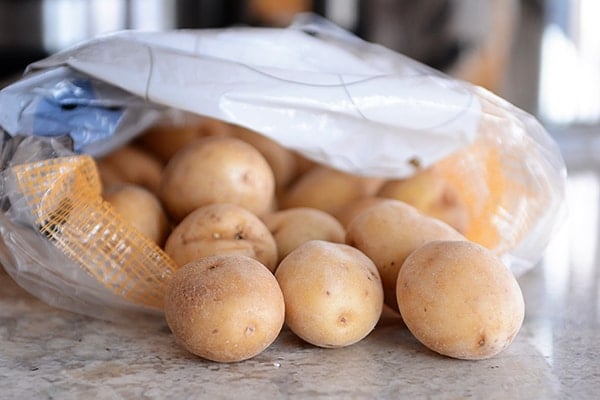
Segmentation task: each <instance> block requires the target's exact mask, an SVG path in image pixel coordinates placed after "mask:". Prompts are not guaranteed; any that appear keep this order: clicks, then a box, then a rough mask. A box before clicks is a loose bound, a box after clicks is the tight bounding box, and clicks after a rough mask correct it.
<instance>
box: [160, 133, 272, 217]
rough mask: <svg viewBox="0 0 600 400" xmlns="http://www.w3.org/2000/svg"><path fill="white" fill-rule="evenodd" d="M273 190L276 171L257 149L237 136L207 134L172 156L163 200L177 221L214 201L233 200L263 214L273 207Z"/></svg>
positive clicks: (161, 185) (162, 189) (163, 186)
mask: <svg viewBox="0 0 600 400" xmlns="http://www.w3.org/2000/svg"><path fill="white" fill-rule="evenodd" d="M274 189H275V180H274V177H273V171H272V170H271V167H270V166H269V164H268V163H267V161H266V160H265V158H264V157H263V156H262V155H261V154H260V153H259V152H258V150H256V149H255V148H254V147H252V146H251V145H249V144H248V143H245V142H243V141H242V140H240V139H236V138H233V137H206V138H202V139H197V140H196V141H194V142H193V143H191V144H189V145H188V146H186V147H185V148H184V149H182V150H181V151H179V152H177V154H175V155H174V156H173V157H172V158H171V160H170V161H169V163H168V164H167V166H166V167H165V170H164V173H163V177H162V180H161V184H160V198H161V200H162V201H163V204H164V205H165V208H166V209H167V212H168V213H169V215H170V216H171V217H172V218H173V219H174V220H176V221H180V220H182V219H183V218H184V217H185V216H186V215H187V214H189V213H190V212H192V211H193V210H195V209H196V208H198V207H201V206H204V205H208V204H212V203H234V204H237V205H240V206H242V207H244V208H247V209H248V210H250V211H251V212H252V213H254V214H257V215H262V214H265V213H266V212H267V211H269V210H270V207H271V204H272V200H273V197H274V193H275V190H274Z"/></svg>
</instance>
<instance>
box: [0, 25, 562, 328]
mask: <svg viewBox="0 0 600 400" xmlns="http://www.w3.org/2000/svg"><path fill="white" fill-rule="evenodd" d="M171 110H181V111H183V112H189V113H193V114H198V115H205V116H210V117H214V118H217V119H221V120H223V121H226V122H229V123H233V124H237V125H241V126H244V127H247V128H250V129H252V130H255V131H257V132H260V133H261V134H263V135H265V136H267V137H269V138H271V139H273V140H275V141H277V142H278V143H280V144H282V145H283V146H285V147H287V148H290V149H293V150H295V151H298V152H299V153H301V154H303V155H304V156H306V157H308V158H310V159H312V160H314V161H317V162H319V163H322V164H326V165H329V166H331V167H334V168H337V169H341V170H343V171H346V172H350V173H355V174H360V175H368V176H378V177H382V178H401V177H407V176H410V175H411V174H413V173H414V172H415V170H416V168H425V167H428V166H430V165H433V164H436V165H439V166H440V170H442V171H443V174H444V176H445V177H446V178H447V179H448V181H449V182H451V183H452V184H453V185H454V186H455V188H456V189H457V191H458V192H459V193H460V196H461V200H462V201H464V202H465V204H467V206H468V210H469V220H470V225H469V227H468V229H467V231H466V233H465V234H466V236H467V237H468V238H469V239H472V240H474V241H478V242H480V243H482V244H484V245H486V246H487V247H489V248H490V249H492V250H493V251H495V252H496V253H497V254H499V255H501V256H502V257H503V258H504V259H505V261H506V263H507V265H509V266H510V268H511V269H512V270H513V272H514V273H515V274H517V275H518V274H521V273H523V272H524V271H526V270H527V269H529V268H531V267H532V266H533V265H535V263H536V262H537V261H538V260H539V259H540V258H541V255H542V252H543V250H544V248H545V247H546V245H547V244H548V242H549V240H550V238H551V237H552V235H553V232H554V231H555V229H556V227H557V225H558V224H559V223H560V221H561V218H562V209H563V198H564V185H565V178H566V171H565V166H564V162H563V160H562V157H561V155H560V152H559V150H558V147H557V146H556V144H555V143H554V141H553V140H552V138H551V137H550V136H549V135H548V134H547V132H546V131H545V130H544V129H543V127H542V126H541V125H540V124H539V123H538V122H537V121H536V120H535V118H533V117H532V116H530V115H528V114H527V113H525V112H523V111H521V110H519V109H517V108H515V107H514V106H512V105H510V104H508V103H507V102H505V101H503V100H502V99H499V98H498V97H497V96H495V95H493V94H491V93H490V92H487V91H485V90H483V89H481V88H478V87H474V86H472V85H469V84H467V83H465V82H461V81H457V80H454V79H452V78H450V77H448V76H445V75H443V74H441V73H439V72H437V71H434V70H432V69H430V68H428V67H426V66H424V65H421V64H419V63H417V62H415V61H413V60H411V59H409V58H407V57H404V56H402V55H400V54H398V53H395V52H392V51H390V50H388V49H385V48H383V47H381V46H378V45H374V44H371V43H367V42H364V41H362V40H360V39H358V38H356V37H354V36H352V35H351V34H349V33H347V32H345V31H343V30H341V29H340V28H338V27H336V26H334V25H332V24H330V23H329V22H327V21H325V20H322V19H319V18H315V17H314V16H309V17H308V18H307V17H306V16H302V17H301V18H300V19H299V20H298V21H297V22H296V23H294V24H292V25H291V26H290V27H288V28H286V29H267V28H233V29H222V30H201V31H174V32H165V33H147V32H146V33H144V32H132V31H126V32H120V33H116V34H112V35H109V36H105V37H101V38H98V39H95V40H92V41H90V42H87V43H83V44H82V45H80V46H77V47H75V48H72V49H69V50H67V51H65V52H62V53H58V54H56V55H53V56H51V57H49V58H47V59H45V60H41V61H39V62H37V63H34V64H33V65H31V66H30V68H29V69H28V73H27V74H26V75H25V76H24V77H23V78H22V79H21V80H20V81H18V82H16V83H15V84H13V85H11V86H9V87H7V88H5V89H4V90H2V91H0V126H1V127H2V129H3V130H4V131H5V135H4V138H3V143H2V145H3V146H2V172H1V183H2V187H1V191H0V201H1V202H2V213H0V239H1V240H0V260H1V262H2V264H3V265H4V267H5V269H6V270H7V271H8V272H9V273H10V274H11V276H13V277H14V278H15V280H16V281H17V282H18V283H19V284H21V285H22V286H23V287H25V288H26V289H27V290H29V291H30V292H32V293H33V294H34V295H36V296H38V297H40V298H42V299H43V300H44V301H46V302H48V303H50V304H53V305H56V306H59V307H62V308H66V309H69V310H73V311H76V312H80V313H84V314H88V315H93V316H96V317H101V318H117V317H118V316H119V315H122V314H123V313H127V312H130V311H134V312H137V311H150V312H154V313H158V314H160V312H161V302H162V297H161V295H162V293H163V291H164V286H165V284H166V282H167V281H168V279H169V276H170V274H171V273H172V272H173V271H174V270H175V266H174V264H173V262H172V260H170V259H169V257H168V256H167V255H166V254H165V253H164V252H163V251H162V250H161V249H160V248H158V247H157V246H156V245H154V244H153V243H150V242H149V241H148V240H147V239H146V238H144V237H140V236H139V234H137V233H136V232H135V231H133V230H132V229H131V228H130V227H129V226H128V225H127V223H125V222H124V221H123V220H121V219H120V217H119V216H118V215H117V214H116V213H115V212H114V211H112V210H111V208H110V206H108V205H107V204H106V203H105V202H103V201H102V198H101V195H100V186H99V182H98V176H97V171H96V170H95V169H94V167H93V165H94V164H93V161H92V159H91V157H90V156H98V155H102V154H105V153H106V152H108V151H110V150H111V149H115V148H117V147H119V146H121V145H122V144H123V143H125V142H127V141H128V140H130V139H131V138H133V137H134V136H135V135H137V134H139V133H140V132H142V131H143V129H144V128H146V127H148V126H150V125H151V124H153V123H155V122H156V121H158V120H160V118H162V117H163V116H164V115H165V113H168V112H170V111H171Z"/></svg>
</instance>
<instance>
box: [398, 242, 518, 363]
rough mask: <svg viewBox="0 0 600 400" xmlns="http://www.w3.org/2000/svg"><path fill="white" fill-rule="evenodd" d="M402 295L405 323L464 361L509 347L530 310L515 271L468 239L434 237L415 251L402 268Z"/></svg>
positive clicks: (428, 341) (417, 334)
mask: <svg viewBox="0 0 600 400" xmlns="http://www.w3.org/2000/svg"><path fill="white" fill-rule="evenodd" d="M397 297H398V306H399V308H400V313H401V315H402V318H403V320H404V322H405V323H406V326H407V327H408V329H409V330H410V331H411V332H412V333H413V335H414V336H415V337H416V338H417V339H418V340H419V341H420V342H421V343H423V344H424V345H425V346H427V347H428V348H430V349H431V350H433V351H435V352H438V353H440V354H443V355H446V356H450V357H454V358H461V359H473V360H474V359H484V358H490V357H493V356H494V355H496V354H498V353H500V352H501V351H502V350H504V349H506V348H507V347H508V346H509V345H510V344H511V343H512V341H513V340H514V338H515V336H516V335H517V333H518V331H519V329H520V328H521V325H522V322H523V317H524V311H525V306H524V301H523V295H522V293H521V289H520V287H519V284H518V282H517V281H516V279H515V278H514V276H513V275H512V273H511V272H510V270H509V269H508V268H507V267H506V266H505V265H504V264H502V262H501V261H500V259H499V258H497V257H496V256H494V255H493V254H492V253H491V252H490V251H489V250H487V249H486V248H484V247H483V246H481V245H479V244H476V243H473V242H467V241H434V242H430V243H428V244H426V245H424V246H423V247H421V248H419V249H417V250H415V251H414V252H413V253H412V254H411V255H410V256H409V257H408V258H407V259H406V262H405V263H404V265H403V266H402V268H401V269H400V273H399V275H398V284H397Z"/></svg>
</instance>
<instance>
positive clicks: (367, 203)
mask: <svg viewBox="0 0 600 400" xmlns="http://www.w3.org/2000/svg"><path fill="white" fill-rule="evenodd" d="M386 200H387V199H384V198H383V197H374V196H369V197H361V198H359V199H356V200H354V201H351V202H350V203H348V204H346V205H345V206H344V207H342V208H340V209H339V210H338V212H337V213H336V214H335V215H334V217H336V218H337V220H338V221H340V223H341V224H342V226H343V227H344V228H347V227H348V226H349V225H350V222H352V220H353V219H354V217H356V216H357V215H359V214H360V213H362V212H363V211H365V210H367V209H368V208H371V206H374V205H375V204H379V203H381V202H383V201H386Z"/></svg>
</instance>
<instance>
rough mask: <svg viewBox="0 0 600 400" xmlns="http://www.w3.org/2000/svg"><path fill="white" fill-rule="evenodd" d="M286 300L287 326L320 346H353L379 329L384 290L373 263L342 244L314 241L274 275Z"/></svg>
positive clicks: (298, 251)
mask: <svg viewBox="0 0 600 400" xmlns="http://www.w3.org/2000/svg"><path fill="white" fill-rule="evenodd" d="M275 277H276V278H277V281H278V282H279V285H280V287H281V291H282V292H283V298H284V300H285V308H286V316H285V321H286V324H287V326H288V327H289V328H290V329H291V330H292V332H294V333H295V334H296V335H298V336H299V337H300V338H302V339H303V340H305V341H307V342H308V343H311V344H313V345H316V346H321V347H342V346H348V345H351V344H353V343H356V342H358V341H360V340H362V339H363V338H364V337H365V336H367V335H368V334H369V333H370V332H371V331H372V330H373V328H374V327H375V325H376V324H377V321H378V320H379V317H380V315H381V311H382V308H383V289H382V287H381V280H380V279H379V273H378V272H377V268H376V267H375V265H374V264H373V262H372V261H371V260H370V259H369V258H368V257H367V256H365V255H364V254H362V253H361V252H360V251H359V250H357V249H355V248H353V247H350V246H347V245H345V244H340V243H330V242H325V241H322V240H311V241H309V242H306V243H304V244H302V245H300V246H299V247H298V248H296V249H295V250H293V251H292V252H291V253H290V254H288V256H287V257H286V258H284V259H283V261H282V262H281V263H280V264H279V267H278V268H277V270H276V271H275Z"/></svg>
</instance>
